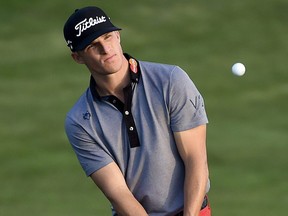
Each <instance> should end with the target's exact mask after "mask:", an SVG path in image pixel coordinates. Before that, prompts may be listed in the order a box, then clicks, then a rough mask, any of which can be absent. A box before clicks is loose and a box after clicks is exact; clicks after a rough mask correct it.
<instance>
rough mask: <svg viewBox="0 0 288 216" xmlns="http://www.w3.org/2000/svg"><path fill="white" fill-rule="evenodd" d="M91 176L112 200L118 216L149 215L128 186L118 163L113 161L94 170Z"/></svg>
mask: <svg viewBox="0 0 288 216" xmlns="http://www.w3.org/2000/svg"><path fill="white" fill-rule="evenodd" d="M91 178H92V179H93V181H94V182H95V184H96V185H97V186H98V187H99V188H100V190H101V191H102V192H103V193H104V195H105V196H106V197H107V199H108V200H109V201H110V202H111V204H112V205H113V207H114V209H115V211H116V212H117V214H118V216H124V215H125V216H135V215H137V216H147V215H148V214H147V213H146V211H145V210H144V208H143V207H142V205H141V204H140V203H139V202H138V201H137V200H136V199H135V197H134V196H133V194H132V193H131V191H130V190H129V188H128V187H127V184H126V182H125V179H124V177H123V175H122V173H121V171H120V169H119V167H118V166H117V165H116V163H114V162H112V163H110V164H108V165H107V166H105V167H103V168H101V169H100V170H98V171H96V172H94V173H93V174H92V175H91Z"/></svg>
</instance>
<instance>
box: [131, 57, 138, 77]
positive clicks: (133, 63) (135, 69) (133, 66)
mask: <svg viewBox="0 0 288 216" xmlns="http://www.w3.org/2000/svg"><path fill="white" fill-rule="evenodd" d="M129 64H130V70H131V71H132V72H134V73H137V72H138V68H137V65H138V64H137V61H136V60H135V59H133V58H130V59H129Z"/></svg>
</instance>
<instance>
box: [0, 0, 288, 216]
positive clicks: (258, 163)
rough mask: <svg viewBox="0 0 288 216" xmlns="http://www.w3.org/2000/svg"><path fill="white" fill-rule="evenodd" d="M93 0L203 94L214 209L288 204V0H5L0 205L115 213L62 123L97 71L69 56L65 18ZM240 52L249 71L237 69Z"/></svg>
mask: <svg viewBox="0 0 288 216" xmlns="http://www.w3.org/2000/svg"><path fill="white" fill-rule="evenodd" d="M95 4H97V5H99V6H101V7H103V8H104V9H105V10H106V11H107V12H108V13H109V15H110V17H111V18H112V21H113V22H114V23H115V24H116V25H118V26H119V27H122V28H123V31H122V32H121V34H122V44H123V47H124V50H125V51H126V52H128V53H130V54H132V55H133V56H135V57H137V58H139V59H142V60H149V61H157V62H164V63H171V64H177V65H180V66H181V67H182V68H184V69H185V70H186V71H187V72H188V73H189V74H190V76H191V78H192V79H193V80H194V82H195V83H196V85H197V86H198V88H199V89H200V91H201V92H202V94H203V96H204V97H205V101H206V107H207V112H208V115H209V120H210V123H209V127H208V137H207V138H208V143H207V145H208V157H209V166H210V176H211V182H212V187H211V191H210V199H211V204H212V207H213V212H214V213H213V215H216V216H217V215H221V216H225V215H227V216H228V215H234V216H238V215H239V216H243V215H259V216H260V215H261V216H262V215H265V216H274V215H283V214H285V213H286V210H285V203H287V201H288V195H287V194H288V183H287V178H288V174H287V172H286V170H287V168H286V167H287V162H288V160H287V156H286V154H287V151H288V146H287V144H288V133H287V131H288V123H287V122H288V115H287V110H288V100H287V95H288V82H287V81H288V73H287V67H288V62H287V60H286V59H287V50H288V42H287V38H288V28H287V20H288V13H287V11H286V9H287V3H286V1H284V0H274V1H268V0H264V1H263V0H262V1H260V0H254V1H250V0H242V1H236V0H219V1H207V0H205V1H200V0H196V1H188V0H183V1H178V2H177V1H172V0H163V1H158V2H157V1H156V2H155V1H152V0H148V1H145V2H135V1H131V0H127V1H124V2H120V1H91V0H90V1H88V0H87V1H75V0H73V1H69V3H68V2H67V1H56V0H50V1H36V0H30V1H28V2H27V1H16V0H9V1H7V0H3V1H2V2H1V7H0V26H1V28H0V50H1V58H0V68H1V72H0V137H1V149H0V170H1V172H0V182H1V184H0V185H1V186H0V191H1V192H0V215H5V216H6V215H7V216H14V215H15V216H16V215H27V216H28V215H29V216H30V215H41V216H46V215H47V216H52V215H53V216H55V215H57V216H58V215H59V216H60V215H61V216H66V215H67V216H68V215H69V216H73V215H75V216H76V215H87V216H88V215H100V216H102V215H103V216H104V215H110V206H109V203H108V202H107V200H106V199H105V197H104V196H103V195H102V193H101V192H100V191H99V190H98V189H97V188H96V187H95V186H94V184H93V183H92V181H91V180H90V179H88V178H86V177H85V175H84V172H83V171H82V170H81V168H80V165H79V164H78V161H77V159H76V157H75V155H74V153H73V151H72V149H71V147H70V145H69V143H68V141H67V139H66V136H65V133H64V118H65V114H66V112H67V111H68V110H69V109H70V107H71V106H72V105H73V103H74V102H75V101H76V99H77V98H78V97H79V96H80V94H81V93H82V92H83V91H84V90H85V89H86V88H87V85H88V81H89V73H88V71H87V70H86V68H85V67H84V66H81V65H77V64H76V63H74V62H73V61H72V59H71V58H70V56H69V55H70V54H69V50H68V48H66V46H65V42H64V39H63V36H62V27H63V23H64V22H65V20H66V18H67V16H68V15H69V14H70V13H71V12H72V11H73V10H74V9H75V8H77V7H82V6H84V5H95ZM238 61H240V62H243V63H244V64H245V65H246V67H247V73H246V75H245V76H243V77H235V76H233V75H232V74H231V72H230V69H231V66H232V64H233V63H235V62H238ZM283 205H284V207H283Z"/></svg>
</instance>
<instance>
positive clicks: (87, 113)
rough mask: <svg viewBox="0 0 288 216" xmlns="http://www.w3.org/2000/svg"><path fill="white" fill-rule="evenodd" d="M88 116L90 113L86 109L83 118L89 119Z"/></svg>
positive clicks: (89, 116)
mask: <svg viewBox="0 0 288 216" xmlns="http://www.w3.org/2000/svg"><path fill="white" fill-rule="evenodd" d="M90 118H91V114H90V113H89V112H88V111H86V113H83V119H84V120H90Z"/></svg>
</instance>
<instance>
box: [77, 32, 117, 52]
mask: <svg viewBox="0 0 288 216" xmlns="http://www.w3.org/2000/svg"><path fill="white" fill-rule="evenodd" d="M120 30H122V29H121V28H118V27H115V26H114V27H110V28H105V29H103V30H101V31H97V32H95V33H94V34H91V35H89V36H88V37H86V38H84V39H83V41H82V42H81V43H80V44H79V45H78V46H77V47H75V48H74V51H81V50H84V49H85V48H86V47H87V46H88V45H89V44H91V42H92V41H93V40H95V39H96V38H98V37H100V36H101V35H103V34H106V33H108V32H112V31H120Z"/></svg>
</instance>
